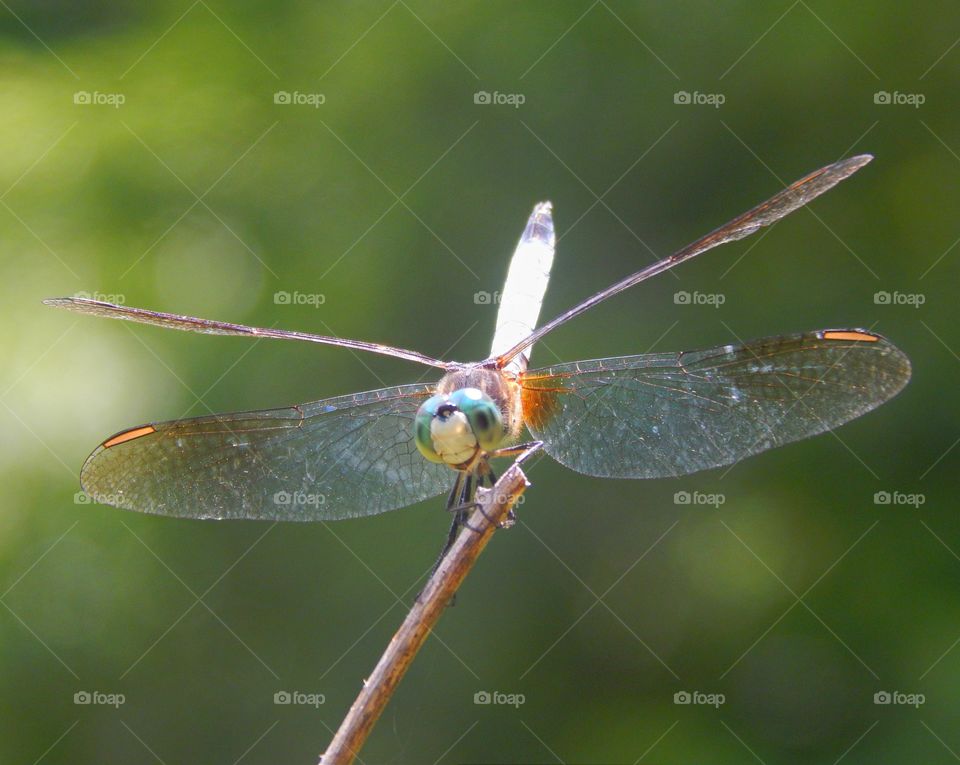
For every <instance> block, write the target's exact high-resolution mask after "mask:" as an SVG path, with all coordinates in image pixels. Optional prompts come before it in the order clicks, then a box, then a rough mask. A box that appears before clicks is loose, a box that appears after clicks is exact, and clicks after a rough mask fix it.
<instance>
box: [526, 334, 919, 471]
mask: <svg viewBox="0 0 960 765" xmlns="http://www.w3.org/2000/svg"><path fill="white" fill-rule="evenodd" d="M909 379H910V362H909V360H908V359H907V357H906V355H905V354H904V353H903V352H902V351H900V350H899V349H898V348H897V347H896V346H894V345H893V344H892V343H890V342H889V341H888V340H886V339H885V338H883V337H881V336H880V335H875V334H873V333H871V332H867V331H866V330H860V329H849V330H821V331H818V332H807V333H803V334H795V335H785V336H778V337H769V338H764V339H761V340H754V341H751V342H748V343H745V344H743V345H726V346H722V347H720V348H711V349H709V350H702V351H684V352H681V353H664V354H661V353H656V354H646V355H642V356H625V357H621V358H611V359H599V360H595V361H580V362H575V363H573V364H562V365H560V366H554V367H550V368H548V369H539V370H533V371H531V372H529V373H528V374H526V375H524V377H523V378H522V385H523V392H522V395H523V413H524V418H525V420H526V424H527V427H528V428H529V429H530V432H531V433H533V435H534V436H535V437H536V438H539V439H542V440H543V441H544V449H545V450H546V451H547V453H548V454H550V455H551V456H553V457H554V458H555V459H557V460H558V461H559V462H560V463H562V464H563V465H566V466H567V467H569V468H572V469H573V470H576V471H579V472H581V473H586V474H587V475H594V476H601V477H610V478H660V477H665V476H678V475H683V474H686V473H693V472H695V471H697V470H705V469H707V468H713V467H719V466H721V465H729V464H732V463H734V462H737V461H738V460H740V459H743V458H744V457H747V456H749V455H752V454H757V453H759V452H762V451H765V450H767V449H772V448H774V447H776V446H782V445H783V444H787V443H790V442H791V441H798V440H800V439H801V438H806V437H807V436H813V435H816V434H817V433H822V432H824V431H826V430H829V429H831V428H834V427H836V426H838V425H841V424H843V423H845V422H847V421H849V420H852V419H854V418H855V417H859V416H860V415H862V414H864V413H866V412H869V411H870V410H871V409H874V408H875V407H877V406H879V405H880V404H882V403H883V402H884V401H886V400H887V399H889V398H891V397H893V396H894V395H896V394H897V393H898V392H899V391H900V390H901V389H902V388H903V386H904V385H906V384H907V381H908V380H909Z"/></svg>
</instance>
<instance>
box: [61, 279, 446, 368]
mask: <svg viewBox="0 0 960 765" xmlns="http://www.w3.org/2000/svg"><path fill="white" fill-rule="evenodd" d="M43 304H44V305H49V306H53V307H54V308H65V309H66V310H68V311H74V312H76V313H85V314H88V315H90V316H99V317H101V318H104V319H121V320H123V321H135V322H137V323H139V324H151V325H153V326H155V327H164V328H166V329H179V330H181V331H183V332H199V333H201V334H204V335H238V336H240V337H267V338H270V339H272V340H302V341H305V342H308V343H320V344H322V345H338V346H340V347H341V348H351V349H353V350H356V351H366V352H368V353H379V354H381V355H383V356H393V357H395V358H398V359H405V360H406V361H415V362H417V363H418V364H426V365H427V366H431V367H439V368H440V369H446V368H447V366H448V365H447V364H446V362H443V361H440V360H439V359H433V358H430V357H429V356H425V355H424V354H422V353H418V352H417V351H408V350H406V349H405V348H394V347H393V346H390V345H381V344H380V343H367V342H364V341H363V340H348V339H346V338H342V337H328V336H326V335H312V334H310V333H309V332H291V331H289V330H285V329H269V328H266V327H248V326H247V325H246V324H233V323H231V322H228V321H214V320H213V319H200V318H197V317H196V316H181V315H180V314H176V313H164V312H162V311H150V310H148V309H146V308H132V307H130V306H125V305H114V304H113V303H105V302H103V301H102V300H90V299H89V298H77V297H65V298H47V299H46V300H44V301H43Z"/></svg>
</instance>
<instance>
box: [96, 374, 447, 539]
mask: <svg viewBox="0 0 960 765" xmlns="http://www.w3.org/2000/svg"><path fill="white" fill-rule="evenodd" d="M433 388H434V386H432V385H427V384H418V385H404V386H400V387H396V388H382V389H380V390H374V391H370V392H367V393H356V394H353V395H348V396H337V397H335V398H328V399H324V400H322V401H315V402H313V403H309V404H301V405H299V406H294V407H290V408H287V409H272V410H264V411H259V412H241V413H237V414H224V415H213V416H209V417H197V418H194V419H189V420H174V421H171V422H163V423H156V424H151V425H143V426H140V427H137V428H131V429H129V430H126V431H123V432H121V433H118V434H117V435H115V436H113V437H112V438H108V439H107V440H106V441H104V442H103V444H101V445H100V446H99V447H98V448H97V450H96V451H94V452H93V454H91V455H90V457H88V458H87V461H86V463H84V466H83V469H82V471H81V474H80V480H81V484H82V486H83V489H84V491H86V493H87V494H89V495H90V496H91V497H93V498H94V499H96V500H97V501H98V502H103V503H104V504H108V505H114V506H116V507H122V508H125V509H127V510H138V511H141V512H145V513H157V514H160V515H170V516H177V517H181V518H252V519H269V520H284V521H317V520H335V519H340V518H352V517H357V516H363V515H374V514H376V513H382V512H385V511H387V510H393V509H396V508H400V507H404V506H406V505H410V504H413V503H415V502H419V501H420V500H423V499H426V498H428V497H432V496H435V495H437V494H440V493H442V492H444V491H445V490H447V489H449V485H450V482H451V479H452V477H453V473H452V471H451V470H450V469H449V468H448V467H446V466H444V465H438V464H435V463H431V462H428V461H427V460H425V459H424V458H423V457H422V456H421V455H420V453H419V452H418V451H417V448H416V446H415V444H414V440H413V418H414V415H415V414H416V411H417V407H418V406H419V405H420V404H421V403H422V402H423V401H424V399H425V398H427V397H428V396H430V395H431V394H432V393H433Z"/></svg>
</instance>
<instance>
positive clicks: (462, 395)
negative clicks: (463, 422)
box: [448, 388, 503, 452]
mask: <svg viewBox="0 0 960 765" xmlns="http://www.w3.org/2000/svg"><path fill="white" fill-rule="evenodd" d="M448 401H449V402H450V403H451V404H453V405H454V406H456V407H457V408H458V409H459V410H460V411H461V412H463V413H464V414H465V415H466V417H467V421H468V422H469V423H470V429H471V430H472V431H473V435H474V436H475V437H476V439H477V444H478V445H479V446H480V448H481V449H483V450H484V451H487V452H489V451H493V450H494V449H496V448H497V447H499V446H500V443H501V442H502V441H503V418H502V417H501V415H500V409H499V407H498V406H497V405H496V404H495V403H494V402H493V399H492V398H490V397H489V396H488V395H487V394H486V393H484V392H483V391H481V390H479V389H477V388H461V389H460V390H458V391H454V392H453V393H452V394H451V395H450V397H449V399H448Z"/></svg>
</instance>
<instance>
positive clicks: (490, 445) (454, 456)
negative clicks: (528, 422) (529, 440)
mask: <svg viewBox="0 0 960 765" xmlns="http://www.w3.org/2000/svg"><path fill="white" fill-rule="evenodd" d="M503 435H504V431H503V418H502V416H501V414H500V409H499V407H498V406H497V405H496V404H495V403H494V401H493V399H492V398H490V396H488V395H487V394H486V393H484V392H483V391H481V390H480V389H479V388H459V389H458V390H455V391H452V392H451V393H438V394H437V395H435V396H431V397H430V398H428V399H427V400H426V401H424V402H423V404H421V406H420V408H419V409H418V410H417V416H416V418H415V419H414V440H415V441H416V443H417V449H419V450H420V453H421V454H422V455H423V456H424V457H426V458H427V459H428V460H430V461H431V462H440V463H445V464H447V465H450V467H453V468H457V469H462V468H463V466H464V465H467V464H469V463H470V462H472V461H473V458H474V457H475V456H476V455H477V453H478V452H480V451H493V450H494V449H496V448H497V447H498V446H499V445H500V442H501V441H502V440H503Z"/></svg>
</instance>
